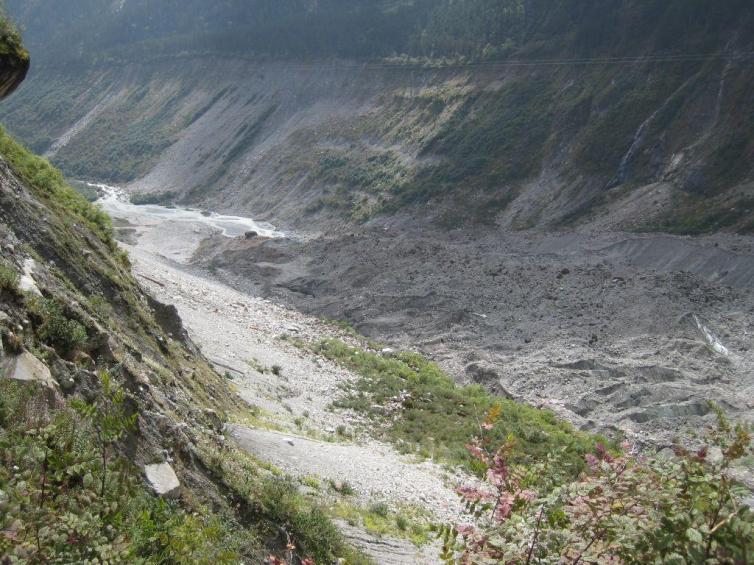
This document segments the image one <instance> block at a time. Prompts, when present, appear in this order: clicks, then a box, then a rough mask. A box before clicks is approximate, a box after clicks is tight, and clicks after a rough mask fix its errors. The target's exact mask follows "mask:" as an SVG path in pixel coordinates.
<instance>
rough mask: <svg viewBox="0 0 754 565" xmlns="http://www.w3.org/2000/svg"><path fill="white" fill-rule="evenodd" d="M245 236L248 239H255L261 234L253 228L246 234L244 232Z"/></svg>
mask: <svg viewBox="0 0 754 565" xmlns="http://www.w3.org/2000/svg"><path fill="white" fill-rule="evenodd" d="M243 236H244V237H245V238H246V239H255V238H257V237H259V234H258V233H257V232H255V231H254V230H251V231H247V232H246V233H245V234H243Z"/></svg>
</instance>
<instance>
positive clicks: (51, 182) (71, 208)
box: [0, 128, 116, 250]
mask: <svg viewBox="0 0 754 565" xmlns="http://www.w3.org/2000/svg"><path fill="white" fill-rule="evenodd" d="M0 155H2V156H3V158H5V160H6V161H7V162H8V164H9V165H10V166H11V168H12V169H13V171H14V172H15V173H16V175H18V177H20V179H21V180H22V181H24V182H25V183H26V184H27V185H28V186H29V187H30V188H32V189H33V190H34V191H35V192H36V194H37V196H38V197H39V198H41V199H43V200H44V201H46V202H49V203H50V204H52V205H54V206H55V207H56V208H57V209H58V210H59V211H60V212H61V215H62V216H63V217H65V216H73V217H76V218H79V219H80V220H81V221H82V222H84V223H85V224H86V225H88V226H89V227H90V228H91V229H92V231H94V232H95V233H96V234H97V235H98V236H99V237H100V239H102V241H103V242H105V243H106V244H107V245H108V246H109V247H110V248H111V249H112V250H115V248H116V244H115V240H114V239H113V226H112V222H111V221H110V217H109V216H108V215H107V214H106V213H105V212H103V211H102V210H101V209H100V208H98V207H96V206H94V205H92V204H91V203H90V202H88V201H87V199H86V198H85V197H84V196H82V195H81V194H80V193H78V192H77V191H75V190H74V189H73V188H71V187H70V186H69V185H68V183H67V182H66V181H65V178H64V177H63V174H62V173H61V172H60V171H59V170H57V169H56V168H55V167H53V166H52V165H50V163H49V162H48V161H47V160H46V159H43V158H42V157H38V156H36V155H34V154H33V153H31V152H30V151H29V150H28V149H26V148H25V147H24V146H23V145H21V144H20V143H18V142H16V141H15V140H14V139H13V138H12V137H10V136H9V135H8V134H7V133H6V132H5V130H4V129H2V128H0Z"/></svg>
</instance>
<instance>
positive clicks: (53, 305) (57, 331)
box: [30, 298, 88, 354]
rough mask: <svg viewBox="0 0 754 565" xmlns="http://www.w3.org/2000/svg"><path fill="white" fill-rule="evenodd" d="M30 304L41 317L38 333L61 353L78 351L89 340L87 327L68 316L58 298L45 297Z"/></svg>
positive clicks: (33, 310)
mask: <svg viewBox="0 0 754 565" xmlns="http://www.w3.org/2000/svg"><path fill="white" fill-rule="evenodd" d="M30 306H31V310H32V312H34V313H35V314H36V315H37V317H38V318H40V319H41V324H40V325H39V327H38V328H37V335H38V336H39V338H40V339H41V340H42V341H44V342H45V343H47V344H48V345H50V346H52V347H54V348H55V349H56V350H57V351H59V352H60V353H62V354H68V353H71V352H72V351H76V350H77V349H80V348H81V347H82V346H83V345H84V344H85V343H86V342H87V340H88V336H87V333H86V328H84V326H83V325H82V324H81V323H80V322H78V321H77V320H73V319H70V318H68V317H67V316H66V314H65V311H64V309H63V307H62V306H61V305H60V303H59V302H57V301H56V300H53V299H49V298H44V299H40V300H36V301H35V302H34V303H32V304H31V305H30Z"/></svg>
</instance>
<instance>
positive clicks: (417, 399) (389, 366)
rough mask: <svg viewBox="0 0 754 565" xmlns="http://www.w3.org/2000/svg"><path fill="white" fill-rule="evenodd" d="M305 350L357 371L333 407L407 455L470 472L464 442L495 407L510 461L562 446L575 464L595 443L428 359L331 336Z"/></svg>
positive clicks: (554, 419)
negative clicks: (371, 425)
mask: <svg viewBox="0 0 754 565" xmlns="http://www.w3.org/2000/svg"><path fill="white" fill-rule="evenodd" d="M313 349H314V350H315V351H316V352H318V353H319V354H321V355H323V356H324V357H326V358H328V359H331V360H333V361H337V362H339V363H341V364H342V365H344V366H345V367H347V368H349V369H351V370H353V371H355V372H356V373H358V374H359V375H360V376H361V379H359V380H358V381H357V382H356V383H355V384H354V385H353V389H352V390H350V391H349V394H348V395H347V396H346V398H344V399H342V400H339V401H337V403H336V405H337V406H338V407H340V408H348V409H352V410H356V411H358V412H362V413H365V414H367V415H369V416H370V417H371V419H372V421H373V422H375V423H376V424H378V425H379V426H378V428H377V430H378V431H377V433H378V434H380V435H382V436H384V437H385V439H388V440H390V441H392V442H393V443H394V444H396V445H397V447H398V448H399V449H400V450H402V451H404V452H407V453H416V454H418V455H421V456H424V457H428V458H432V459H439V460H441V461H446V462H449V463H452V464H460V465H463V466H465V467H467V468H468V469H470V470H472V471H477V470H478V468H477V466H476V463H475V462H474V461H473V459H472V458H471V457H470V455H469V453H468V451H467V450H466V448H465V446H466V444H467V443H468V442H469V440H470V438H473V437H474V436H476V435H478V434H479V433H480V422H481V421H483V420H484V415H485V414H486V413H488V412H489V411H490V409H492V408H493V407H495V406H497V407H499V408H500V418H499V420H498V421H497V422H496V423H495V427H494V430H492V432H491V433H492V436H493V438H494V440H495V441H499V442H503V441H504V440H505V439H506V438H507V437H508V436H509V435H512V436H515V438H516V440H517V441H516V446H517V450H516V462H517V463H523V462H528V461H535V460H538V459H540V458H543V457H545V456H546V455H547V454H548V453H550V452H552V451H553V450H560V449H563V450H565V452H566V454H567V457H566V463H567V464H568V465H569V466H571V467H572V468H573V469H574V470H576V469H580V468H581V467H582V466H583V460H584V454H585V453H588V452H590V450H592V449H593V448H594V445H595V443H596V438H594V437H592V436H589V435H588V434H585V433H581V432H579V431H577V430H575V429H574V428H573V427H572V426H571V425H570V424H568V423H566V422H563V421H561V420H558V418H557V417H556V416H555V415H554V414H553V413H551V412H548V411H545V410H538V409H535V408H531V407H529V406H525V405H523V404H519V403H516V402H513V401H511V400H508V399H505V398H501V397H496V396H493V395H491V394H489V393H488V392H487V391H485V390H484V389H483V388H482V387H481V386H476V385H474V386H465V387H460V386H457V385H456V384H455V383H454V382H453V380H452V379H451V378H450V377H449V376H448V375H447V374H445V373H444V372H443V371H442V370H441V369H440V368H439V367H438V366H437V365H436V364H434V363H432V362H431V361H428V360H427V359H425V358H424V357H422V356H421V355H419V354H416V353H407V352H404V353H399V354H397V355H395V356H394V357H385V356H382V355H379V354H377V353H371V352H367V351H363V350H361V349H358V348H356V347H350V346H348V345H346V344H345V343H343V342H341V341H338V340H324V341H322V342H320V343H318V344H316V345H315V346H313Z"/></svg>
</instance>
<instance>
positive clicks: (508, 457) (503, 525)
mask: <svg viewBox="0 0 754 565" xmlns="http://www.w3.org/2000/svg"><path fill="white" fill-rule="evenodd" d="M498 417H499V414H495V413H490V415H489V416H488V418H487V419H486V421H485V422H484V423H483V424H482V425H481V429H480V435H479V437H478V438H476V439H475V440H473V441H472V442H471V443H470V444H469V445H468V450H469V452H470V453H471V454H472V456H473V457H474V458H475V459H476V460H477V461H479V463H480V464H481V465H482V468H483V470H484V473H483V477H484V479H483V480H482V481H480V482H479V483H477V484H473V485H467V486H464V487H461V488H460V489H459V494H460V495H461V496H462V497H463V499H464V500H465V502H466V504H467V508H468V510H469V512H470V513H471V514H472V515H473V516H474V517H475V521H476V524H475V525H473V526H472V525H469V524H466V525H455V526H453V527H445V528H443V529H442V530H441V536H442V537H443V540H444V552H443V558H444V559H445V561H446V562H447V563H455V562H458V561H460V562H461V563H469V564H470V563H475V564H476V563H505V564H514V563H515V564H524V563H525V564H529V563H553V564H554V563H573V564H576V563H584V564H586V563H610V564H622V563H663V564H670V563H672V564H676V563H677V564H679V565H682V564H687V563H708V564H720V565H722V564H737V563H747V562H748V561H747V559H749V558H750V557H751V555H752V551H754V514H753V513H752V512H751V510H750V509H749V508H748V507H747V506H746V505H744V504H742V502H741V498H742V495H743V491H742V490H741V489H740V488H739V487H738V486H737V485H736V484H735V483H734V482H733V481H732V480H731V478H730V476H729V470H730V466H731V464H732V463H733V462H734V461H736V460H738V459H741V458H742V457H744V456H745V455H747V454H748V453H751V450H752V448H751V436H750V435H749V431H748V430H747V429H746V428H745V427H744V426H743V425H739V426H736V427H733V426H731V425H730V423H729V422H728V421H727V420H726V419H725V417H724V416H723V414H722V412H719V411H718V423H717V427H716V428H715V429H713V430H711V431H710V435H709V438H710V441H711V445H710V446H709V447H707V446H705V447H702V448H701V449H699V450H698V451H696V452H690V451H687V450H685V449H682V448H677V449H676V457H674V458H665V459H662V458H647V457H643V456H641V455H639V454H638V453H636V452H634V451H633V450H631V448H630V446H624V452H623V453H612V452H610V451H609V450H607V449H605V448H604V447H601V446H597V448H596V449H595V451H594V453H590V454H588V455H587V457H586V461H587V468H586V470H585V471H584V472H583V473H582V474H581V476H580V477H579V478H578V479H577V480H575V481H569V480H564V476H563V473H562V472H561V471H560V468H559V464H560V461H561V459H562V454H560V453H555V454H553V455H552V456H550V457H549V458H548V459H546V460H544V461H542V462H540V463H537V464H535V465H533V466H521V465H516V464H513V463H512V460H513V457H512V455H513V453H514V452H515V449H516V441H515V439H514V438H512V437H511V438H508V440H507V441H506V442H504V443H503V444H502V445H499V444H496V443H494V442H493V441H491V438H490V435H489V431H490V430H491V429H492V427H493V426H494V423H495V420H496V418H498ZM713 451H714V452H715V453H716V454H717V456H716V457H711V456H710V453H712V452H713ZM459 555H460V558H459Z"/></svg>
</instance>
